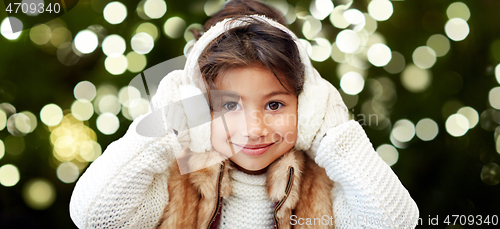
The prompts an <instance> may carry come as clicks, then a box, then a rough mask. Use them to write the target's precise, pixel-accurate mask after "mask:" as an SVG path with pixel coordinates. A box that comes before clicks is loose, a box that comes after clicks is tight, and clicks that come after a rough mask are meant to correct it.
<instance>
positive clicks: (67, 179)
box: [56, 162, 80, 184]
mask: <svg viewBox="0 0 500 229" xmlns="http://www.w3.org/2000/svg"><path fill="white" fill-rule="evenodd" d="M56 174H57V178H59V180H61V181H62V182H64V183H67V184H69V183H73V182H75V181H76V179H78V176H80V171H79V170H78V166H76V165H75V164H73V163H72V162H64V163H61V164H59V166H57V170H56Z"/></svg>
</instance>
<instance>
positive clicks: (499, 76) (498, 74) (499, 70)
mask: <svg viewBox="0 0 500 229" xmlns="http://www.w3.org/2000/svg"><path fill="white" fill-rule="evenodd" d="M495 78H497V82H498V84H500V64H498V65H497V66H496V67H495ZM0 130H1V125H0Z"/></svg>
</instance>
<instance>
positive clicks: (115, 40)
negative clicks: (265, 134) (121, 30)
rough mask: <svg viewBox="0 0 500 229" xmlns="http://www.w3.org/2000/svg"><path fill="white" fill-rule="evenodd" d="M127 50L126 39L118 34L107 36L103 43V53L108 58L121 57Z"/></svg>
mask: <svg viewBox="0 0 500 229" xmlns="http://www.w3.org/2000/svg"><path fill="white" fill-rule="evenodd" d="M126 48H127V45H126V44H125V39H123V37H121V36H120V35H117V34H113V35H109V36H107V37H106V38H105V39H104V41H103V42H102V52H103V53H104V54H105V55H106V56H108V57H118V56H121V55H122V54H123V53H124V52H125V49H126Z"/></svg>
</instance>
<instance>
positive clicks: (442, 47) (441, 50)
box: [427, 34, 450, 57]
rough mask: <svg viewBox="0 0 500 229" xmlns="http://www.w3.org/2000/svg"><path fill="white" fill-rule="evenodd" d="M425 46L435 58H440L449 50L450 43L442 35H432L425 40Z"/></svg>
mask: <svg viewBox="0 0 500 229" xmlns="http://www.w3.org/2000/svg"><path fill="white" fill-rule="evenodd" d="M427 46H428V47H430V48H431V49H432V50H434V52H435V53H436V56H437V57H441V56H444V55H446V53H448V51H449V50H450V41H449V40H448V38H446V37H445V36H444V35H441V34H434V35H432V36H430V37H429V39H427Z"/></svg>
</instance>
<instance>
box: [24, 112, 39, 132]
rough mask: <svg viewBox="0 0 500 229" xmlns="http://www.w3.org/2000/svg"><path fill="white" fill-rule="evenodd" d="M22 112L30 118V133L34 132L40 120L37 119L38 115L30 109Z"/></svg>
mask: <svg viewBox="0 0 500 229" xmlns="http://www.w3.org/2000/svg"><path fill="white" fill-rule="evenodd" d="M21 114H23V115H26V117H28V118H29V122H30V124H29V125H30V129H29V131H28V133H31V132H33V131H34V130H35V128H36V127H37V125H38V121H37V119H36V116H35V115H34V114H33V113H31V112H30V111H23V112H21Z"/></svg>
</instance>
